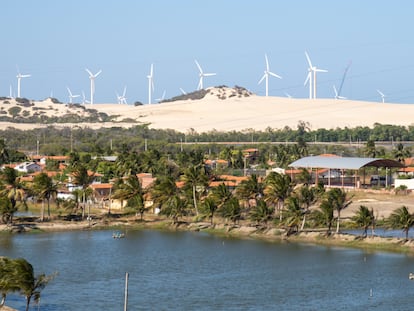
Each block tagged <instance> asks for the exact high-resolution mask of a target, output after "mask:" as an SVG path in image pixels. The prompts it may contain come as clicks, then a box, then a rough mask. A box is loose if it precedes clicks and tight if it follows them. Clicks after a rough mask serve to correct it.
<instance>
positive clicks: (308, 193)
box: [298, 184, 319, 230]
mask: <svg viewBox="0 0 414 311" xmlns="http://www.w3.org/2000/svg"><path fill="white" fill-rule="evenodd" d="M318 199H319V195H318V189H317V188H315V187H309V185H308V184H305V185H302V186H301V187H300V188H299V190H298V201H299V203H300V205H301V206H302V208H303V219H302V225H301V227H300V230H303V228H304V227H305V223H306V216H307V215H308V214H309V208H310V207H311V205H313V204H315V203H316V202H317V201H318Z"/></svg>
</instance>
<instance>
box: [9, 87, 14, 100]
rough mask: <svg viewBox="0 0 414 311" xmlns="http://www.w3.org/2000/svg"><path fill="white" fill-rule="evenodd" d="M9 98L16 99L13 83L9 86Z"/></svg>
mask: <svg viewBox="0 0 414 311" xmlns="http://www.w3.org/2000/svg"><path fill="white" fill-rule="evenodd" d="M9 98H10V99H14V96H13V89H12V85H11V84H10V87H9Z"/></svg>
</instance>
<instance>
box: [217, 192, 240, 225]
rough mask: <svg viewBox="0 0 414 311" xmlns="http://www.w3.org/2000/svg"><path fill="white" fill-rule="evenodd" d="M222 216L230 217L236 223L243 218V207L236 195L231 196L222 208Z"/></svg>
mask: <svg viewBox="0 0 414 311" xmlns="http://www.w3.org/2000/svg"><path fill="white" fill-rule="evenodd" d="M220 213H221V216H222V217H223V218H225V219H229V220H230V221H232V222H233V224H236V223H237V221H239V220H240V218H241V207H240V203H239V200H238V199H237V198H235V197H232V198H230V199H229V200H228V201H227V202H226V203H225V204H224V205H223V207H222V208H221V209H220Z"/></svg>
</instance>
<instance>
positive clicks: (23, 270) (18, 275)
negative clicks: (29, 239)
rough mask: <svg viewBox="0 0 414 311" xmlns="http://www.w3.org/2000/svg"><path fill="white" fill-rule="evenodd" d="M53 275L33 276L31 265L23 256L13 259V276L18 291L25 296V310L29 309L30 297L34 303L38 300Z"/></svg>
mask: <svg viewBox="0 0 414 311" xmlns="http://www.w3.org/2000/svg"><path fill="white" fill-rule="evenodd" d="M54 277H55V274H53V275H49V276H46V275H45V274H40V275H37V276H35V275H34V270H33V266H32V265H31V264H30V263H29V262H28V261H27V260H25V259H23V258H17V259H14V260H13V278H14V281H15V282H16V283H17V284H16V285H17V286H18V287H19V291H20V293H21V294H22V295H23V296H24V297H25V298H26V311H28V310H29V306H30V302H31V300H32V298H33V300H34V301H35V302H36V303H37V302H39V300H40V293H41V291H42V290H43V289H44V288H45V287H46V285H47V284H48V283H49V282H50V281H51V280H52V279H53V278H54Z"/></svg>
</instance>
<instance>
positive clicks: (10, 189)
mask: <svg viewBox="0 0 414 311" xmlns="http://www.w3.org/2000/svg"><path fill="white" fill-rule="evenodd" d="M1 177H2V181H3V183H4V187H3V189H1V191H0V196H1V195H4V196H7V198H9V200H10V203H11V209H10V211H14V212H15V211H17V203H18V202H20V203H22V204H23V205H24V206H26V198H25V188H24V185H23V184H22V183H21V182H20V177H19V176H18V174H17V171H16V170H15V169H14V168H10V167H5V168H4V169H3V171H2V173H1ZM14 212H12V213H11V214H10V223H13V214H14Z"/></svg>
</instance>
